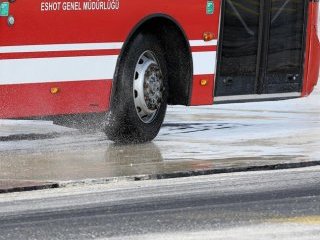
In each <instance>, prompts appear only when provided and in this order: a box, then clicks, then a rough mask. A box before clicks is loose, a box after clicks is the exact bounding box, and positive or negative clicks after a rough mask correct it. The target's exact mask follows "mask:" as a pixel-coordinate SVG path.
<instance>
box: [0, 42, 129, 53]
mask: <svg viewBox="0 0 320 240" xmlns="http://www.w3.org/2000/svg"><path fill="white" fill-rule="evenodd" d="M122 46H123V42H110V43H76V44H47V45H24V46H3V47H0V53H26V52H58V51H83V50H113V49H115V50H118V49H121V48H122Z"/></svg>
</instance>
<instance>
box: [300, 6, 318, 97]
mask: <svg viewBox="0 0 320 240" xmlns="http://www.w3.org/2000/svg"><path fill="white" fill-rule="evenodd" d="M318 14H319V2H318V1H313V2H311V3H310V5H309V19H308V28H307V43H306V44H307V47H306V55H305V72H304V83H303V90H302V96H307V95H309V94H310V93H311V92H312V91H313V89H314V87H315V86H316V85H317V82H318V77H319V66H320V42H319V36H318V35H317V26H318V24H319V23H318Z"/></svg>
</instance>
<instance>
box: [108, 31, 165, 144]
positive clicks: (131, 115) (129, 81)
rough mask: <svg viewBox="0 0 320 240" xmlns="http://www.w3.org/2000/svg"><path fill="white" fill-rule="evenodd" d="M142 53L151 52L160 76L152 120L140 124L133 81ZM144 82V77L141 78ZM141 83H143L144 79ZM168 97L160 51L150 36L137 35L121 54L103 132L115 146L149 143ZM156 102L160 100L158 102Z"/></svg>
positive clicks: (157, 127) (158, 128)
mask: <svg viewBox="0 0 320 240" xmlns="http://www.w3.org/2000/svg"><path fill="white" fill-rule="evenodd" d="M145 52H152V56H155V58H156V61H157V64H158V67H159V68H160V72H161V73H162V75H161V76H162V78H161V82H162V87H161V92H162V98H161V104H160V106H159V107H158V108H157V110H155V111H156V114H155V115H154V117H152V118H150V121H149V122H144V121H143V120H142V118H141V116H139V113H138V111H137V110H136V105H135V99H134V95H136V94H135V93H134V84H135V83H134V81H135V79H134V78H135V74H136V67H137V64H138V61H139V60H140V59H141V56H142V55H143V54H144V53H145ZM144 79H145V77H144ZM144 81H145V80H144ZM167 98H168V75H167V65H166V61H165V57H164V49H163V47H162V45H161V43H160V41H159V39H157V38H156V37H155V36H154V35H152V34H148V33H140V34H138V35H137V36H136V37H135V38H134V39H133V40H132V41H131V42H130V43H129V47H128V49H127V50H126V51H125V52H124V53H123V55H122V57H121V59H120V62H119V68H118V72H117V73H116V75H115V82H114V86H113V91H112V96H111V105H110V111H109V113H108V114H107V121H106V126H105V132H106V134H107V136H108V138H109V139H110V140H112V141H114V142H117V143H143V142H148V141H152V140H153V139H154V138H155V137H156V136H157V134H158V132H159V130H160V128H161V125H162V123H163V120H164V117H165V114H166V109H167ZM159 101H160V100H159Z"/></svg>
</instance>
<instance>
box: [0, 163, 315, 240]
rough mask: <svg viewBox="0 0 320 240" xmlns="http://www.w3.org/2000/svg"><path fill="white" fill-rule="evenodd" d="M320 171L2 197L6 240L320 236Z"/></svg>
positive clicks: (0, 222) (0, 218) (1, 226)
mask: <svg viewBox="0 0 320 240" xmlns="http://www.w3.org/2000/svg"><path fill="white" fill-rule="evenodd" d="M319 186H320V167H310V168H302V169H293V170H278V171H266V172H250V173H232V174H218V175H211V176H201V177H193V178H181V179H167V180H156V181H155V180H151V181H141V182H118V183H112V184H107V185H93V186H82V187H69V188H63V189H51V190H42V191H37V192H26V193H19V194H17V193H14V194H13V193H12V194H6V195H3V196H2V197H1V198H0V232H1V235H0V239H15V240H19V239H24V240H25V239H77V240H80V239H119V240H120V239H121V240H126V239H139V240H140V239H201V240H206V239H228V240H229V239H237V240H241V239H279V240H280V239H281V240H285V239H290V240H292V239H297V240H298V239H299V240H303V239H314V240H318V239H319V238H320V188H319Z"/></svg>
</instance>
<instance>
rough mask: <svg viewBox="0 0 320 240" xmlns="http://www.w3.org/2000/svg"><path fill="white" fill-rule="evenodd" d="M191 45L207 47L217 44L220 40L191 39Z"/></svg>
mask: <svg viewBox="0 0 320 240" xmlns="http://www.w3.org/2000/svg"><path fill="white" fill-rule="evenodd" d="M189 44H190V46H191V47H206V46H217V44H218V40H211V41H209V42H205V41H203V40H191V41H189Z"/></svg>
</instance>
